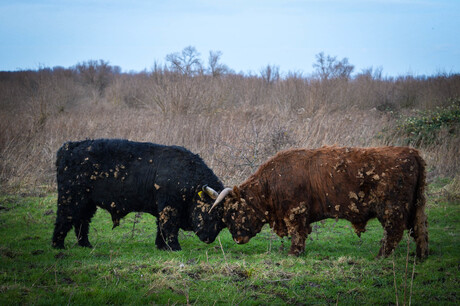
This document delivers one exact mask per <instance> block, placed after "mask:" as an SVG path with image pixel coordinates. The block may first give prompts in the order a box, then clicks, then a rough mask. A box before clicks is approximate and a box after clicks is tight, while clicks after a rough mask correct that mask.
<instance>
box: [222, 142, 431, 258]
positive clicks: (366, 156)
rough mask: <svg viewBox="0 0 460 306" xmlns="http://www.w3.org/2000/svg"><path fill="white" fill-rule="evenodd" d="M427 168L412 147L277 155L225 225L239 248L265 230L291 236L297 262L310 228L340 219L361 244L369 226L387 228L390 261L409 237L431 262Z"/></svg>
mask: <svg viewBox="0 0 460 306" xmlns="http://www.w3.org/2000/svg"><path fill="white" fill-rule="evenodd" d="M424 188H425V162H424V161H423V159H422V158H421V157H420V154H419V152H418V151H417V150H415V149H412V148H407V147H378V148H341V147H322V148H320V149H315V150H307V149H292V150H287V151H283V152H280V153H278V154H277V155H275V156H274V157H272V158H271V159H269V160H268V161H267V162H266V163H264V164H263V165H261V166H260V168H259V169H258V170H257V171H256V172H255V173H254V174H253V175H252V176H251V177H249V178H248V179H247V180H246V181H245V182H244V183H243V184H241V185H240V186H239V187H237V186H235V187H234V188H233V190H232V191H231V192H230V193H229V195H227V196H226V197H225V200H224V204H223V205H224V211H225V213H224V222H225V223H226V224H227V226H228V228H229V230H230V232H231V233H232V236H233V238H234V240H235V241H236V242H237V243H246V242H248V241H249V239H250V238H251V237H253V236H255V235H256V234H257V233H258V232H260V230H261V229H262V226H263V225H264V224H265V223H268V224H269V225H270V227H271V228H272V229H273V230H274V231H275V232H276V233H277V234H278V235H279V236H280V237H284V236H291V237H292V244H291V249H290V251H289V254H291V255H299V254H300V253H302V252H303V251H304V249H305V240H306V237H307V236H308V234H309V233H310V232H311V227H310V224H311V223H313V222H316V221H319V220H323V219H326V218H336V219H337V218H341V219H346V220H348V221H350V222H351V223H352V224H353V227H354V229H355V232H356V234H357V235H358V236H360V235H361V233H362V232H365V227H366V223H367V222H368V220H369V219H372V218H377V219H378V220H379V221H380V223H381V224H382V226H383V228H384V237H383V239H382V241H381V248H380V251H379V253H378V255H379V256H382V255H383V256H388V255H389V254H391V253H392V252H393V250H394V249H395V247H396V246H397V245H398V243H399V242H400V241H401V239H402V236H403V232H404V230H405V229H407V230H411V235H412V236H413V238H414V239H415V242H416V245H417V256H418V257H420V258H424V257H426V256H427V255H428V232H427V218H426V215H425V197H424Z"/></svg>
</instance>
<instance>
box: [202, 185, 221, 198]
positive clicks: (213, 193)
mask: <svg viewBox="0 0 460 306" xmlns="http://www.w3.org/2000/svg"><path fill="white" fill-rule="evenodd" d="M202 189H203V191H204V192H206V193H207V194H208V196H210V197H211V198H212V199H213V200H215V199H216V198H217V196H218V195H219V194H218V193H217V191H215V190H214V189H212V188H211V187H209V186H208V185H204V186H203V188H202Z"/></svg>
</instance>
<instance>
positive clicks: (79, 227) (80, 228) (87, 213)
mask: <svg viewBox="0 0 460 306" xmlns="http://www.w3.org/2000/svg"><path fill="white" fill-rule="evenodd" d="M96 209H97V207H96V205H94V204H93V203H88V204H87V205H85V207H84V208H83V209H82V210H81V214H80V216H77V217H76V218H75V219H74V229H75V235H76V236H77V241H78V245H79V246H82V247H87V248H92V247H93V246H92V245H91V243H90V242H89V240H88V232H89V224H90V222H91V218H92V217H93V216H94V213H95V212H96Z"/></svg>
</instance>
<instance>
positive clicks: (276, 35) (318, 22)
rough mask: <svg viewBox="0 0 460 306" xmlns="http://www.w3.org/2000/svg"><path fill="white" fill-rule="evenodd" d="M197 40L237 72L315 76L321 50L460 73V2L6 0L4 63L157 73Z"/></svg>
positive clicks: (366, 62) (416, 70) (399, 71)
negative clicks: (98, 64)
mask: <svg viewBox="0 0 460 306" xmlns="http://www.w3.org/2000/svg"><path fill="white" fill-rule="evenodd" d="M187 46H194V47H195V48H196V49H197V51H198V52H200V54H201V58H202V60H203V62H204V63H207V59H208V55H209V51H210V50H213V51H221V52H222V58H221V62H222V63H223V64H226V65H227V66H228V67H229V68H231V69H233V70H234V71H236V72H243V73H255V74H257V73H258V72H259V71H260V70H261V68H262V67H264V66H267V65H276V66H279V69H280V71H281V72H282V73H287V72H288V71H295V72H301V73H303V74H304V75H308V74H310V73H312V71H313V67H312V64H313V63H314V62H315V55H316V54H318V53H319V52H324V53H325V54H326V55H331V56H337V58H338V59H342V58H345V57H346V58H348V60H349V63H351V64H353V65H354V66H355V72H361V71H362V70H363V69H366V68H369V67H374V68H382V69H383V75H384V76H385V75H386V76H398V75H406V74H412V75H434V74H438V73H459V72H460V0H400V1H398V0H305V1H300V0H225V1H219V0H189V1H186V0H152V1H147V0H145V1H143V0H133V1H124V0H95V1H89V0H70V1H67V0H43V1H40V0H34V1H31V0H30V1H27V0H11V1H5V0H0V70H3V71H5V70H24V69H37V68H39V67H54V66H63V67H70V66H73V65H75V64H77V63H79V62H83V61H87V60H98V59H102V60H104V61H108V62H109V63H110V64H111V65H117V66H120V67H121V68H122V71H125V72H127V71H141V70H144V69H146V70H151V68H152V66H153V64H154V62H155V61H156V62H158V63H160V64H164V63H166V61H165V57H166V55H167V54H169V53H173V52H180V51H181V50H182V49H183V48H184V47H187Z"/></svg>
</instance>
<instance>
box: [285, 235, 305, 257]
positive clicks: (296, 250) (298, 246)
mask: <svg viewBox="0 0 460 306" xmlns="http://www.w3.org/2000/svg"><path fill="white" fill-rule="evenodd" d="M306 239H307V232H306V231H305V232H294V233H292V234H291V249H290V250H289V253H288V255H293V256H299V255H300V254H302V253H303V252H304V251H305V240H306Z"/></svg>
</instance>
